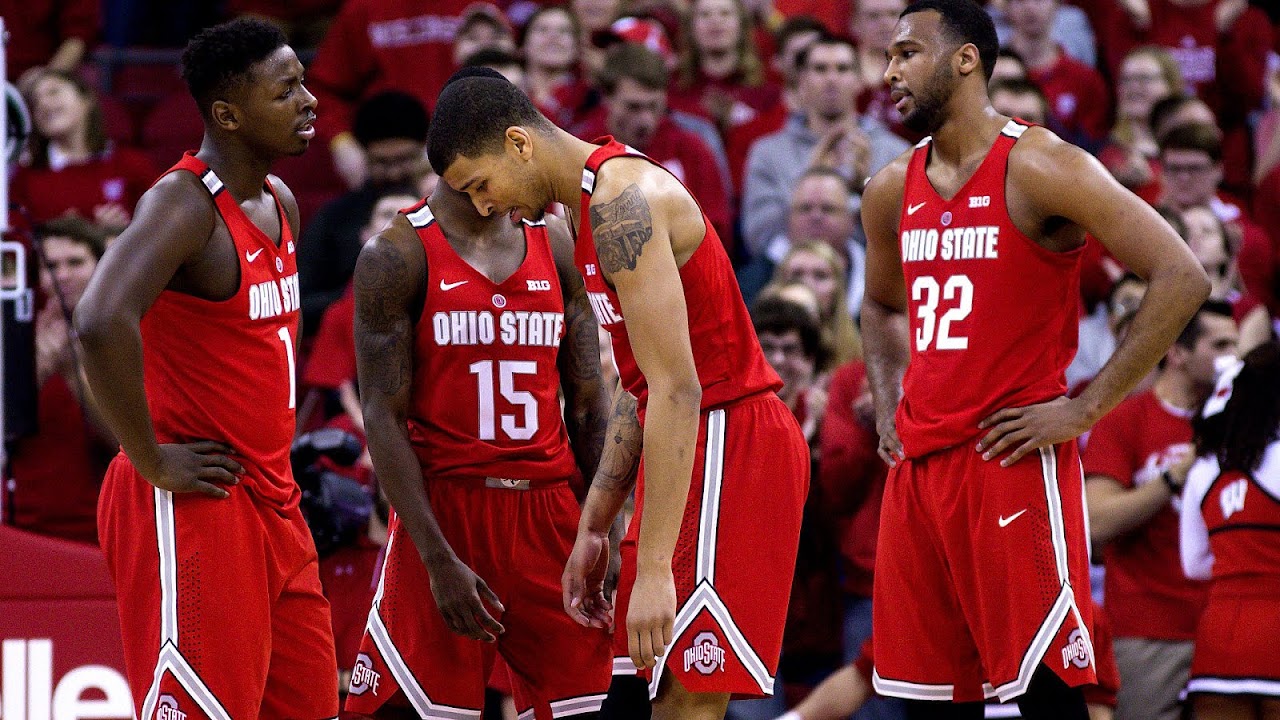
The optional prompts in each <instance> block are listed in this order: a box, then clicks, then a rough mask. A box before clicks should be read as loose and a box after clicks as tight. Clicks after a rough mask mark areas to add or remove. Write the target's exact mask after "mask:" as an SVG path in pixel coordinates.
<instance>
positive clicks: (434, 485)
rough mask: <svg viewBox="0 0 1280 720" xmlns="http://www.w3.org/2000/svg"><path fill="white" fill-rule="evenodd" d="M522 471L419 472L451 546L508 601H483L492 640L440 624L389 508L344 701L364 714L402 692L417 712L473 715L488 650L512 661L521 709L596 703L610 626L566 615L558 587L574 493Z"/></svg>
mask: <svg viewBox="0 0 1280 720" xmlns="http://www.w3.org/2000/svg"><path fill="white" fill-rule="evenodd" d="M521 482H522V483H523V484H517V483H510V484H513V485H517V488H510V489H509V488H506V487H488V486H486V481H485V480H484V479H477V478H468V479H434V480H428V481H427V483H426V486H427V497H428V498H429V500H430V501H431V508H432V511H433V512H434V513H435V516H436V520H437V521H438V522H439V523H440V529H441V530H442V531H443V532H444V536H445V538H446V539H447V540H448V541H449V544H450V545H451V546H452V547H453V551H454V553H456V554H457V556H458V559H460V560H461V561H462V562H464V563H466V565H467V567H469V568H471V569H472V570H473V571H474V572H475V573H476V574H477V575H479V576H480V577H481V578H482V579H483V580H484V581H485V583H486V584H488V586H489V588H490V589H491V590H493V592H494V594H496V595H497V596H498V599H499V600H501V601H502V604H503V606H504V607H505V608H506V611H505V612H503V613H501V614H497V611H496V610H493V609H490V612H491V613H495V617H496V618H497V619H498V621H499V622H501V623H502V625H503V628H504V629H505V630H506V631H505V632H504V633H503V634H502V635H501V636H499V638H498V641H497V642H496V643H485V642H481V641H479V640H471V639H468V638H465V637H463V636H461V635H458V634H456V633H454V632H453V631H451V630H449V628H448V626H446V625H445V622H444V619H443V618H442V617H441V615H440V610H439V609H438V608H437V607H436V604H435V598H434V596H432V594H431V579H430V577H428V575H427V570H426V567H425V566H423V564H422V560H421V559H420V557H419V555H418V550H417V548H416V547H415V546H414V544H413V540H411V539H410V538H409V536H408V534H407V533H405V532H404V531H403V530H402V529H401V527H400V522H399V519H398V518H393V520H392V523H391V538H390V542H389V544H388V545H387V559H386V563H385V564H384V565H383V569H382V579H381V581H380V583H379V587H378V592H377V595H376V596H375V597H374V601H373V609H372V611H371V612H370V614H369V626H368V628H367V629H366V630H365V635H364V640H363V641H362V642H361V644H360V654H359V655H357V656H356V660H355V670H354V672H353V673H352V675H351V687H350V690H349V693H348V695H347V701H346V709H347V710H349V711H351V712H355V713H360V714H363V715H371V714H373V712H374V711H376V710H377V709H378V708H379V707H381V706H382V705H383V704H384V703H386V702H387V701H388V700H390V699H391V698H392V697H393V696H396V695H397V693H402V694H403V698H396V700H395V703H396V704H401V705H403V704H407V705H408V706H409V707H411V708H413V710H415V711H416V712H417V714H418V716H419V717H423V718H436V719H438V720H464V719H465V718H477V719H478V718H479V717H480V714H481V709H482V708H483V707H484V688H485V683H486V681H487V680H488V679H489V675H490V671H491V669H492V668H493V664H494V657H495V654H496V653H500V654H501V655H502V658H503V660H504V661H506V663H507V666H508V667H509V668H510V676H511V684H512V689H513V690H514V693H513V695H514V696H515V702H516V709H517V711H518V712H520V713H521V717H522V718H529V717H536V718H537V719H538V720H551V719H552V718H562V717H571V716H574V715H581V714H583V713H589V712H596V711H598V710H599V709H600V704H601V703H602V702H603V701H604V696H605V693H606V692H608V690H609V680H610V663H609V656H610V636H609V633H608V631H606V630H602V629H599V628H584V627H582V626H581V625H578V624H577V623H576V622H574V620H573V619H572V618H570V617H569V615H568V614H567V613H565V611H564V604H563V601H562V600H561V592H560V576H561V575H562V574H563V573H564V566H565V563H566V562H567V561H568V559H569V553H570V551H572V550H573V541H574V538H575V537H576V534H577V531H578V517H579V509H578V502H577V500H576V499H575V498H574V496H573V492H572V490H570V488H569V485H568V483H567V482H564V481H560V482H554V483H549V484H545V485H539V484H538V483H533V484H532V487H528V485H529V483H528V481H521ZM493 484H494V485H501V483H500V482H494V483H493ZM519 487H523V488H525V489H518V488H519Z"/></svg>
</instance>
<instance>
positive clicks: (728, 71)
mask: <svg viewBox="0 0 1280 720" xmlns="http://www.w3.org/2000/svg"><path fill="white" fill-rule="evenodd" d="M781 97H782V91H781V88H779V87H778V86H777V85H774V84H772V83H769V82H768V81H767V80H766V78H765V73H764V64H763V63H762V62H761V61H760V56H759V55H758V54H757V52H756V47H755V41H754V39H753V29H752V23H751V15H750V13H748V11H747V9H746V7H745V5H744V4H743V2H742V0H694V2H693V3H692V4H691V5H690V7H689V12H688V15H687V16H686V19H685V24H684V38H683V47H682V49H681V54H680V63H679V69H678V72H677V82H676V86H675V87H674V88H673V89H672V90H671V93H670V100H671V107H673V108H675V109H677V110H682V111H684V112H690V113H695V114H699V115H703V116H705V117H708V118H710V119H711V120H713V121H715V123H716V125H717V126H719V128H720V131H721V132H722V133H724V132H727V131H728V130H729V129H730V128H733V127H736V126H738V125H742V124H745V123H748V122H750V121H751V120H753V119H754V118H755V117H757V116H758V115H759V114H760V113H762V112H764V111H766V110H768V109H769V108H771V107H773V106H775V105H776V104H777V103H778V102H779V100H780V99H781Z"/></svg>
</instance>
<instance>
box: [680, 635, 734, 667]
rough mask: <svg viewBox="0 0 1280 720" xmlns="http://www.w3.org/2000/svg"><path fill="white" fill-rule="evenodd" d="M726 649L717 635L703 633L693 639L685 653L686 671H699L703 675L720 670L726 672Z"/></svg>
mask: <svg viewBox="0 0 1280 720" xmlns="http://www.w3.org/2000/svg"><path fill="white" fill-rule="evenodd" d="M724 659H725V654H724V648H722V647H720V640H719V639H718V638H716V636H715V633H713V632H709V631H703V632H700V633H698V634H697V635H695V636H694V638H693V643H692V644H691V645H690V646H689V647H688V648H686V649H685V651H684V671H685V672H689V670H690V669H693V670H697V671H698V672H700V673H702V674H703V675H710V674H711V673H713V672H715V671H716V668H717V667H719V668H720V672H724Z"/></svg>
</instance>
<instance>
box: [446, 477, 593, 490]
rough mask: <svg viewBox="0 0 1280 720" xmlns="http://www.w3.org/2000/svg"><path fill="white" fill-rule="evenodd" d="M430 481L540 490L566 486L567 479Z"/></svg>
mask: <svg viewBox="0 0 1280 720" xmlns="http://www.w3.org/2000/svg"><path fill="white" fill-rule="evenodd" d="M430 481H443V482H452V483H460V484H463V485H473V486H477V487H480V486H483V487H486V488H491V489H493V490H542V489H544V488H552V487H558V486H561V485H567V484H568V483H569V478H550V479H546V478H543V479H532V478H508V477H495V476H492V475H484V476H475V475H444V476H436V477H432V478H430Z"/></svg>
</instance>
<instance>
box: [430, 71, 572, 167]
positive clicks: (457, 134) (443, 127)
mask: <svg viewBox="0 0 1280 720" xmlns="http://www.w3.org/2000/svg"><path fill="white" fill-rule="evenodd" d="M516 125H520V126H524V127H529V128H532V129H534V130H541V131H544V132H546V131H550V130H551V129H552V128H553V127H554V126H553V125H552V124H551V121H550V120H548V119H546V118H545V117H543V115H542V113H540V112H538V109H537V108H536V107H534V106H533V102H532V101H531V100H529V97H528V96H527V95H525V94H524V93H523V92H521V90H520V88H518V87H516V86H515V85H512V84H511V83H510V82H508V81H507V79H506V78H504V77H502V74H501V73H499V72H498V71H496V70H491V69H489V68H485V67H468V68H462V69H461V70H459V71H458V72H456V73H454V74H453V77H451V78H449V81H448V82H447V83H446V84H445V86H444V90H441V91H440V97H439V98H438V99H437V100H436V115H435V118H434V120H433V122H432V123H431V132H430V133H428V136H427V159H428V160H430V161H431V167H432V168H433V169H434V170H435V171H436V174H437V175H444V172H445V171H446V170H448V169H449V166H450V165H452V164H453V163H454V161H455V160H457V159H458V156H459V155H465V156H467V157H479V156H481V155H485V154H488V153H495V152H498V151H500V150H501V149H502V146H503V142H504V137H505V133H506V130H507V128H509V127H513V126H516Z"/></svg>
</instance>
